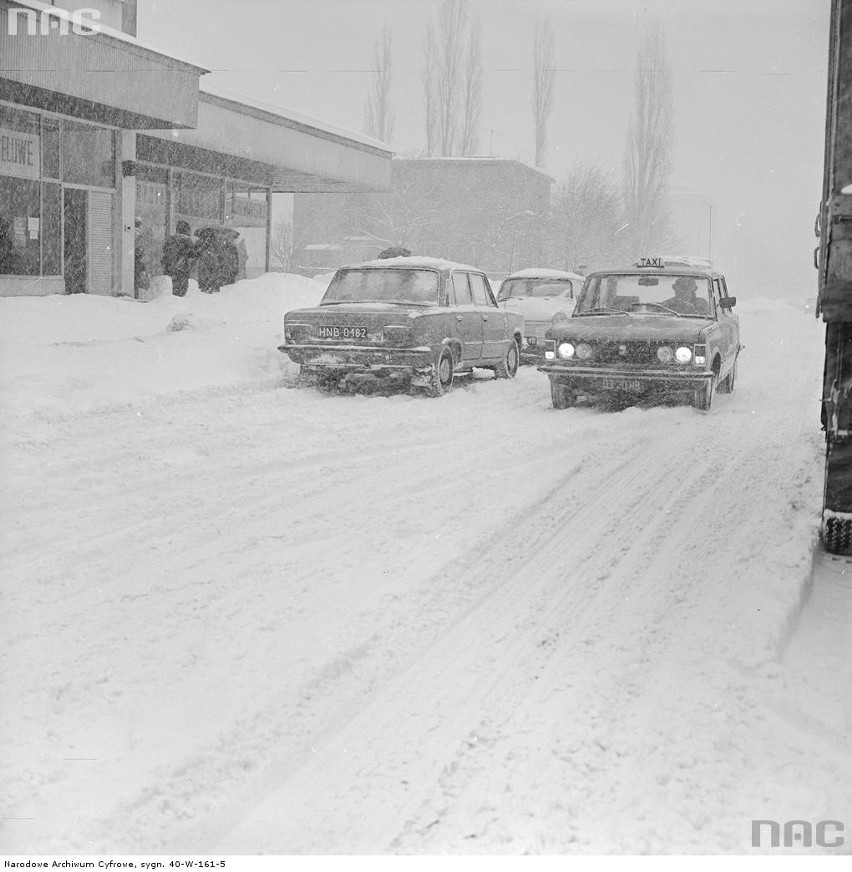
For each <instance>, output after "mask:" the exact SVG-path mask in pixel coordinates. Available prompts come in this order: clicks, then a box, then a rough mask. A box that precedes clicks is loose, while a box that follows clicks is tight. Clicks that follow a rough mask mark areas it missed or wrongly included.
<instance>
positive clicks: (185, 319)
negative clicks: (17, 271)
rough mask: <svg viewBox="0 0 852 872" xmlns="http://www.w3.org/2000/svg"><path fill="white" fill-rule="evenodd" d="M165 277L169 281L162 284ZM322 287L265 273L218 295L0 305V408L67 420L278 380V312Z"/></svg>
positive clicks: (9, 300)
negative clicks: (203, 390)
mask: <svg viewBox="0 0 852 872" xmlns="http://www.w3.org/2000/svg"><path fill="white" fill-rule="evenodd" d="M166 281H168V280H166ZM324 290H325V285H324V284H323V283H321V282H317V281H314V280H313V279H307V278H304V277H302V276H296V275H286V274H282V273H267V274H266V275H263V276H260V277H259V278H256V279H251V280H247V281H242V282H238V283H237V284H235V285H230V286H227V287H225V288H223V289H222V291H221V292H220V293H219V294H202V293H200V292H199V291H198V286H197V284H196V283H195V282H191V283H190V290H189V291H188V293H187V295H186V296H185V297H175V296H173V295H172V294H170V293H163V294H161V295H159V296H157V297H155V298H153V299H151V300H149V301H146V302H142V301H137V300H130V299H127V298H121V297H118V298H116V297H101V296H94V295H88V294H74V295H70V296H64V295H54V296H48V297H5V298H2V299H0V408H2V409H3V411H4V413H5V414H6V415H7V416H9V415H15V414H26V413H34V412H39V413H46V414H67V413H73V412H79V411H83V410H86V409H91V408H94V407H96V406H99V405H110V404H117V403H120V404H125V403H127V402H129V401H132V400H134V399H137V398H139V397H144V396H152V395H158V394H166V393H172V392H174V391H182V390H192V389H194V388H200V387H210V386H213V385H232V384H238V383H240V382H251V381H256V380H261V379H266V378H270V377H275V376H278V375H279V374H280V372H281V368H282V367H287V365H288V361H287V359H286V358H285V356H284V355H282V354H281V353H280V352H279V351H278V350H277V347H276V346H277V344H278V342H279V341H280V331H281V323H282V317H283V315H284V312H286V311H287V310H289V309H295V308H299V307H301V306H312V305H316V303H317V302H318V301H319V300H320V298H321V297H322V294H323V292H324Z"/></svg>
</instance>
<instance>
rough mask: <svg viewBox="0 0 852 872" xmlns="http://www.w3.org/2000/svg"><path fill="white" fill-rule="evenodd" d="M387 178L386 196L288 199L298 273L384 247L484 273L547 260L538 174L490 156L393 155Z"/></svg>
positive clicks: (545, 198)
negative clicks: (291, 206) (291, 207)
mask: <svg viewBox="0 0 852 872" xmlns="http://www.w3.org/2000/svg"><path fill="white" fill-rule="evenodd" d="M391 178H392V184H391V190H390V191H389V192H387V193H380V194H354V195H349V196H333V195H328V194H323V195H316V196H314V195H310V196H307V195H297V196H296V197H295V199H294V211H293V228H294V233H295V235H296V237H297V249H299V252H298V253H297V256H299V257H300V258H301V261H302V265H303V266H304V267H305V270H304V271H306V272H311V271H312V269H319V268H330V267H333V266H335V265H340V263H344V262H347V261H351V260H357V259H359V258H361V259H362V258H363V257H368V256H374V255H375V254H376V253H378V252H379V251H381V250H382V249H383V248H386V247H387V246H390V245H400V246H403V247H405V248H407V249H409V250H410V251H412V253H415V254H422V255H430V256H434V257H444V258H447V259H449V260H455V261H460V262H463V263H470V264H473V265H476V266H478V267H480V268H482V269H486V270H488V271H489V272H492V273H501V272H502V273H505V272H511V271H512V270H513V269H517V268H519V267H521V266H530V265H536V266H545V265H548V264H549V261H550V260H551V259H552V258H551V255H550V252H549V251H548V239H549V236H548V233H547V230H546V228H547V223H548V219H549V213H550V189H551V185H552V184H553V179H551V178H550V176H548V175H546V174H545V173H543V172H541V171H540V170H537V169H534V168H532V167H529V166H527V165H526V164H523V163H521V162H519V161H516V160H504V159H501V158H492V157H466V158H421V159H402V158H394V160H393V161H392V168H391ZM320 260H322V261H323V262H322V263H320V262H319V261H320ZM338 262H339V263H338Z"/></svg>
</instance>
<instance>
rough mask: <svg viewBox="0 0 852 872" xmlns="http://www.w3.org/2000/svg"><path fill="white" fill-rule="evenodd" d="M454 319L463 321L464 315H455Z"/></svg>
mask: <svg viewBox="0 0 852 872" xmlns="http://www.w3.org/2000/svg"><path fill="white" fill-rule="evenodd" d="M456 321H464V316H462V315H456Z"/></svg>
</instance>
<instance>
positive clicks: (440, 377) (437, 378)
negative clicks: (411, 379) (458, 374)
mask: <svg viewBox="0 0 852 872" xmlns="http://www.w3.org/2000/svg"><path fill="white" fill-rule="evenodd" d="M455 371H456V364H455V361H454V360H453V352H452V351H451V350H450V349H449V348H447V347H446V346H444V347H443V348H442V349H441V350H440V352H439V353H438V357H437V359H436V360H435V365H434V367H432V375H431V377H430V379H429V386H428V387H427V388H426V395H427V396H429V397H440V396H443V395H444V394H445V393H446V392H447V391H448V390H449V389H450V388H451V387H452V386H453V378H454V376H455Z"/></svg>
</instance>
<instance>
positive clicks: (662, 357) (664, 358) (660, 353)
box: [657, 345, 674, 363]
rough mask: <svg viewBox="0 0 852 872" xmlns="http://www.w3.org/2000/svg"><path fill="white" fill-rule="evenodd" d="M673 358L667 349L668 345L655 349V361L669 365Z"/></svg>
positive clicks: (669, 349) (672, 354) (670, 351)
mask: <svg viewBox="0 0 852 872" xmlns="http://www.w3.org/2000/svg"><path fill="white" fill-rule="evenodd" d="M673 358H674V352H673V351H672V350H671V348H669V347H668V345H661V346H660V347H659V348H658V349H657V360H659V361H660V363H671V362H672V359H673Z"/></svg>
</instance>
